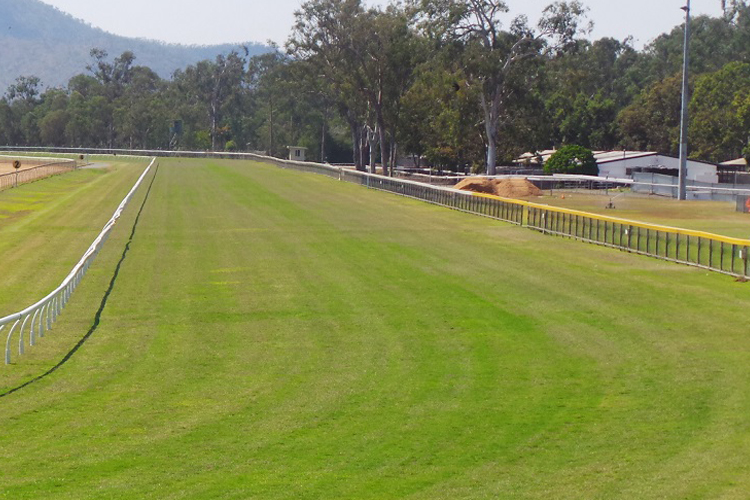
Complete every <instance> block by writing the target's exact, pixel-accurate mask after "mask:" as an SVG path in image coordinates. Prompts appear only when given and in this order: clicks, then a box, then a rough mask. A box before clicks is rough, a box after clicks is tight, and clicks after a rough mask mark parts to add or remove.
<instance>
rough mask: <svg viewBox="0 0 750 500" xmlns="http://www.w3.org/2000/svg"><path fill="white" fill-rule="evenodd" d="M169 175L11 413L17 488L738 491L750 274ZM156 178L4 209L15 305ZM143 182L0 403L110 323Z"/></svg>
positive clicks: (416, 493) (2, 430)
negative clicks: (730, 274) (128, 196)
mask: <svg viewBox="0 0 750 500" xmlns="http://www.w3.org/2000/svg"><path fill="white" fill-rule="evenodd" d="M160 163H161V165H160V168H159V170H158V173H157V174H156V177H155V180H154V183H153V186H152V189H151V192H150V195H149V197H148V199H147V200H146V203H145V205H144V208H143V212H142V214H141V216H140V219H139V223H138V226H137V230H136V232H135V236H134V238H133V241H132V244H131V246H130V250H129V252H128V253H127V256H126V258H125V260H124V261H123V262H122V265H121V268H120V270H119V274H118V276H117V279H116V281H115V282H114V286H113V287H112V290H111V294H110V295H109V297H108V301H107V304H106V307H105V308H104V310H103V312H102V314H101V321H100V324H99V326H98V329H97V330H96V331H95V332H94V333H93V335H92V336H91V337H90V338H89V339H88V341H87V342H86V343H85V344H84V345H83V347H82V348H81V349H80V350H79V351H78V352H76V353H75V355H74V356H73V357H72V358H71V359H70V360H69V361H68V362H67V363H65V364H64V365H63V366H62V367H60V368H59V369H58V370H56V371H55V372H54V373H52V374H51V375H50V376H48V377H45V378H43V379H42V380H40V381H38V382H35V383H34V384H32V385H30V386H28V387H26V388H24V389H23V390H21V391H18V392H16V393H13V394H11V395H9V396H6V397H0V464H2V465H1V466H0V498H9V499H36V498H55V499H79V498H101V499H105V498H106V499H133V498H158V499H187V498H190V499H207V498H211V499H213V498H221V499H248V498H259V499H282V498H310V499H317V498H384V499H389V498H412V499H462V498H466V499H468V498H477V499H480V498H545V499H548V498H570V499H574V498H623V499H632V498H675V499H677V498H679V499H684V498H726V499H730V498H737V499H740V498H746V497H747V492H748V491H750V420H749V418H750V417H748V415H750V383H749V382H748V381H749V380H750V338H748V335H747V333H746V331H745V330H746V319H747V315H748V310H750V289H749V288H748V285H747V284H741V283H735V282H734V281H733V280H732V279H730V278H727V277H726V276H722V275H719V274H715V273H708V272H705V271H702V270H699V269H695V268H690V267H685V266H679V265H675V264H670V263H665V262H662V261H658V260H655V259H650V258H646V257H639V256H635V255H631V254H626V253H621V252H617V251H613V250H609V249H606V248H602V247H597V246H593V245H586V244H582V243H578V242H575V241H571V240H566V239H561V238H553V237H549V236H544V235H541V234H538V233H536V232H533V231H530V230H528V229H522V228H518V227H515V226H511V225H509V224H503V223H498V222H496V221H492V220H488V219H484V218H481V217H476V216H471V215H466V214H462V213H459V212H455V211H451V210H448V209H444V208H440V207H435V206H431V205H428V204H425V203H422V202H418V201H414V200H409V199H405V198H401V197H397V196H393V195H390V194H385V193H380V192H375V191H369V190H366V189H364V188H362V187H359V186H354V185H350V184H346V183H341V182H337V181H334V180H331V179H328V178H324V177H320V176H315V175H309V174H300V173H297V172H293V171H286V170H280V169H276V168H274V167H270V166H265V165H260V164H257V163H251V162H240V161H234V162H230V161H219V160H215V161H212V160H208V161H206V160H187V159H170V160H161V162H160ZM144 166H145V165H144V164H142V163H140V164H138V163H132V164H130V165H124V164H123V165H119V164H118V165H115V166H114V167H113V168H110V169H109V170H107V171H101V172H93V171H77V172H75V173H72V174H66V175H63V176H58V177H55V178H51V179H47V180H44V181H40V182H37V183H33V184H30V185H27V186H22V187H20V188H18V189H16V190H9V191H7V192H3V193H0V217H5V218H0V314H7V313H10V312H13V311H14V310H16V309H14V308H20V307H23V306H25V305H28V303H30V302H31V301H33V300H35V299H37V298H40V297H41V296H43V295H44V294H46V293H47V292H48V291H49V290H50V289H51V288H53V287H54V286H55V285H56V284H57V283H59V281H60V280H61V279H62V278H63V277H64V276H65V275H66V274H67V271H68V270H69V269H70V267H72V265H73V263H74V262H75V261H77V259H78V258H79V257H80V255H81V253H82V252H83V250H84V249H85V248H86V247H87V246H88V245H89V243H90V242H91V240H92V239H93V237H94V235H95V234H96V231H97V230H98V228H99V227H101V224H103V223H104V221H106V219H107V218H109V216H110V215H111V213H112V212H113V211H114V208H115V207H116V205H117V204H118V203H119V201H120V199H122V196H124V194H125V192H127V190H128V189H129V187H130V185H132V183H133V182H134V181H135V178H136V177H137V176H138V175H139V174H140V172H141V171H142V169H143V167H144ZM92 172H93V173H92ZM150 180H151V179H150V177H149V178H148V179H147V181H149V182H150ZM147 187H148V184H146V185H145V186H143V187H142V188H141V190H140V191H139V192H138V194H137V196H136V197H135V199H134V200H133V202H132V204H131V205H130V206H129V208H128V210H127V211H126V213H125V215H124V216H123V218H122V219H121V221H120V223H118V227H117V229H116V231H115V234H114V235H113V236H112V237H111V238H110V240H109V241H108V243H107V245H106V246H105V249H104V251H102V253H101V254H100V255H99V258H98V260H97V261H96V263H95V265H94V266H93V267H92V269H91V271H90V273H89V274H88V275H87V276H86V278H85V279H84V281H83V282H82V284H81V286H80V287H79V289H78V290H77V291H76V293H75V294H74V295H73V298H72V300H71V302H70V304H69V305H68V307H67V308H66V310H65V311H64V313H63V315H62V316H61V317H60V319H59V320H58V323H57V324H56V325H55V326H54V327H53V330H52V331H51V332H50V333H49V334H48V335H47V336H46V337H45V338H44V339H43V340H42V341H41V343H40V344H39V345H37V346H35V347H33V348H31V349H28V350H27V354H26V355H25V356H23V357H20V358H19V357H17V356H15V351H14V364H12V365H10V366H4V365H0V393H1V392H5V391H6V390H7V389H9V388H11V387H14V386H16V385H18V384H19V383H22V382H24V381H26V380H29V379H30V378H33V377H34V376H35V375H38V374H39V373H42V372H44V371H45V370H46V369H48V368H49V367H50V366H52V365H54V364H55V363H56V362H58V361H59V360H60V359H61V358H62V357H63V356H64V355H65V353H66V352H67V351H68V350H69V349H70V348H71V347H72V346H73V345H74V344H75V343H76V342H77V341H78V339H80V338H81V337H82V336H83V335H84V334H85V333H86V331H87V330H88V329H89V327H90V326H91V325H92V323H93V322H94V315H95V313H96V311H97V309H98V308H99V306H100V303H101V301H102V297H103V296H104V295H105V292H106V291H107V289H108V287H109V285H110V280H111V279H112V276H113V274H114V271H115V266H116V264H117V262H118V261H119V260H120V258H121V256H122V253H123V248H124V247H125V243H126V242H127V240H128V238H129V236H130V232H131V229H132V225H133V221H134V219H135V216H136V213H137V212H138V209H139V208H140V206H141V203H142V202H143V200H144V197H145V194H146V189H145V188H147ZM35 190H36V191H35ZM40 197H43V198H44V201H41V202H38V200H39V199H40ZM37 202H38V203H41V205H38V206H37V209H36V211H34V210H33V208H31V207H32V205H34V203H37ZM4 204H5V205H4ZM4 206H5V208H3V207H4ZM3 210H4V211H3ZM3 214H4V215H3ZM99 222H101V224H99V225H98V226H97V224H98V223H99ZM40 271H43V272H41V273H40ZM40 274H42V275H43V277H40ZM3 340H4V339H3Z"/></svg>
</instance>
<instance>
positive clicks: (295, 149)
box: [287, 146, 307, 161]
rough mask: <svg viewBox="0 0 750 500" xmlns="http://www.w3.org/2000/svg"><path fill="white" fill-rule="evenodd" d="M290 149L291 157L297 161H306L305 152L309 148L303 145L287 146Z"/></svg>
mask: <svg viewBox="0 0 750 500" xmlns="http://www.w3.org/2000/svg"><path fill="white" fill-rule="evenodd" d="M287 148H288V149H289V159H290V160H296V161H305V152H306V151H307V148H303V147H302V146H287Z"/></svg>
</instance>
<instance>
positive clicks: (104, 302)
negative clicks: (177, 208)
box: [0, 163, 159, 398]
mask: <svg viewBox="0 0 750 500" xmlns="http://www.w3.org/2000/svg"><path fill="white" fill-rule="evenodd" d="M158 173H159V164H158V163H157V164H156V169H155V170H154V176H153V177H152V178H151V182H150V183H149V185H148V190H147V191H146V196H145V197H144V198H143V203H141V207H140V208H139V209H138V214H137V215H136V216H135V221H134V222H133V229H132V230H131V231H130V237H129V238H128V242H127V243H126V244H125V249H124V250H123V252H122V255H121V256H120V260H119V261H118V262H117V266H116V267H115V272H114V274H113V275H112V279H111V280H110V281H109V286H108V287H107V290H106V291H105V292H104V296H103V297H102V301H101V302H100V303H99V309H98V310H97V311H96V314H94V322H93V324H92V325H91V328H89V330H88V331H87V332H86V334H85V335H84V336H83V337H82V338H81V340H79V341H78V343H77V344H76V345H75V346H73V348H72V349H71V350H70V351H68V353H67V354H66V355H65V356H64V357H63V358H62V359H61V360H60V361H59V362H58V363H57V364H56V365H55V366H53V367H52V368H50V369H49V370H47V371H46V372H44V373H42V374H41V375H38V376H37V377H35V378H33V379H31V380H29V381H27V382H24V383H23V384H21V385H19V386H17V387H14V388H12V389H10V390H8V391H6V392H4V393H2V394H0V398H4V397H5V396H10V395H11V394H13V393H14V392H18V391H20V390H21V389H23V388H25V387H28V386H29V385H31V384H33V383H34V382H38V381H40V380H42V379H43V378H46V377H48V376H49V375H51V374H52V373H54V372H55V371H56V370H57V369H58V368H60V367H61V366H63V365H64V364H65V363H67V362H68V360H69V359H70V358H72V357H73V355H74V354H75V353H76V352H77V351H78V349H80V348H81V347H83V344H85V343H86V341H87V340H88V339H89V338H90V337H91V335H93V334H94V332H95V331H96V330H97V328H99V322H100V320H101V317H102V313H103V312H104V308H105V307H106V306H107V301H108V300H109V295H110V294H111V293H112V290H113V289H114V287H115V281H117V277H118V275H119V274H120V267H122V263H123V262H124V261H125V257H126V256H127V254H128V251H129V250H130V244H131V243H132V242H133V238H134V237H135V230H136V228H137V227H138V221H139V220H140V218H141V213H142V212H143V208H144V207H145V206H146V202H147V201H148V197H149V195H150V194H151V187H152V186H153V185H154V181H155V180H156V175H157V174H158Z"/></svg>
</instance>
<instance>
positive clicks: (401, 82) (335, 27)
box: [287, 0, 419, 174]
mask: <svg viewBox="0 0 750 500" xmlns="http://www.w3.org/2000/svg"><path fill="white" fill-rule="evenodd" d="M295 17H296V22H295V26H294V30H293V33H292V36H291V37H290V39H289V42H288V43H287V49H288V51H289V53H290V54H291V55H293V56H294V57H296V58H298V59H304V60H307V61H309V62H310V63H311V65H312V67H314V68H315V70H316V71H317V74H318V75H319V76H320V78H323V79H325V80H326V82H328V85H329V89H330V90H331V91H333V93H334V95H335V96H337V101H338V102H337V107H338V108H339V110H340V111H341V113H342V115H343V117H344V118H345V119H346V121H347V123H348V124H349V126H350V129H351V133H352V142H353V143H354V162H355V165H357V167H358V168H363V167H364V161H363V155H362V153H363V151H362V148H361V147H360V146H359V144H360V142H361V141H360V139H361V136H362V133H363V131H369V133H368V147H369V150H370V158H371V161H370V163H371V167H373V166H374V165H373V164H374V159H375V156H376V149H375V148H376V145H377V146H379V150H380V151H379V152H380V159H381V162H382V164H383V169H384V173H386V174H389V173H390V172H391V167H392V165H393V162H394V160H395V155H396V152H397V139H398V137H397V130H398V120H399V115H400V99H401V97H402V96H403V95H404V94H405V92H406V90H407V89H408V88H409V86H410V85H411V83H412V82H413V71H414V67H415V66H416V64H417V63H418V57H419V56H418V52H417V50H416V49H417V46H418V43H417V40H416V38H415V34H414V31H413V29H412V28H411V26H410V18H409V16H408V14H407V12H406V11H405V10H404V9H401V8H399V7H396V6H393V5H391V6H389V7H388V8H386V9H385V10H380V9H375V8H371V9H366V8H365V6H364V5H363V4H362V2H361V1H360V0H310V1H308V2H305V3H303V4H302V7H301V9H300V10H299V11H298V12H296V13H295Z"/></svg>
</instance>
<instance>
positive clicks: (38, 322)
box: [0, 158, 156, 365]
mask: <svg viewBox="0 0 750 500" xmlns="http://www.w3.org/2000/svg"><path fill="white" fill-rule="evenodd" d="M155 162H156V158H153V159H152V160H151V163H150V164H149V166H148V167H146V170H144V171H143V173H142V174H141V176H140V177H139V178H138V180H137V181H136V183H135V185H133V188H132V189H131V190H130V192H129V193H128V194H127V195H126V196H125V198H124V199H123V200H122V202H121V203H120V206H118V207H117V210H115V213H114V215H112V218H111V219H109V221H108V222H107V223H106V224H105V225H104V228H103V229H102V231H101V233H99V236H97V237H96V239H95V240H94V242H93V243H92V244H91V246H90V247H89V248H88V250H86V253H84V254H83V257H81V260H80V261H78V264H76V265H75V267H74V268H73V270H72V271H70V274H68V276H67V277H66V278H65V279H64V280H63V282H62V283H61V284H60V286H58V287H57V288H55V289H54V290H53V291H52V292H51V293H50V294H49V295H47V296H46V297H44V298H43V299H42V300H40V301H38V302H37V303H35V304H33V305H31V306H29V307H27V308H26V309H24V310H23V311H19V312H17V313H14V314H11V315H8V316H5V317H4V318H0V334H2V331H3V329H5V328H6V327H7V326H8V325H11V326H10V330H9V331H8V336H7V339H6V341H5V364H6V365H7V364H10V361H11V344H12V339H13V334H14V333H16V332H18V354H19V356H20V355H22V354H23V353H24V338H28V342H29V346H33V345H34V344H35V343H36V337H37V335H38V336H39V337H44V332H45V331H46V330H49V329H50V328H52V323H54V322H55V320H56V319H57V317H58V316H59V315H60V313H61V312H62V310H63V308H64V307H65V305H66V304H67V303H68V300H69V299H70V296H71V295H72V294H73V291H74V290H75V289H76V287H78V284H79V283H80V282H81V280H82V279H83V276H84V275H85V274H86V271H88V269H89V267H90V266H91V263H92V262H93V261H94V259H95V258H96V256H97V254H98V253H99V251H100V250H101V249H102V246H104V242H105V241H106V240H107V238H108V237H109V234H110V232H111V231H112V228H113V227H114V225H115V223H116V222H117V220H118V219H119V218H120V215H122V212H123V210H125V207H126V206H127V205H128V203H129V202H130V200H131V198H132V197H133V195H134V194H135V192H136V190H137V189H138V187H139V186H140V185H141V183H142V182H143V179H144V178H145V177H146V175H147V174H148V172H149V171H150V170H151V167H152V166H153V165H154V163H155ZM24 332H26V337H24ZM0 338H1V337H0Z"/></svg>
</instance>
